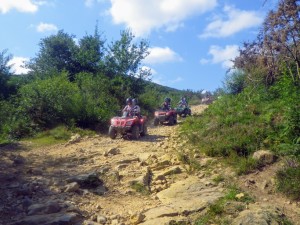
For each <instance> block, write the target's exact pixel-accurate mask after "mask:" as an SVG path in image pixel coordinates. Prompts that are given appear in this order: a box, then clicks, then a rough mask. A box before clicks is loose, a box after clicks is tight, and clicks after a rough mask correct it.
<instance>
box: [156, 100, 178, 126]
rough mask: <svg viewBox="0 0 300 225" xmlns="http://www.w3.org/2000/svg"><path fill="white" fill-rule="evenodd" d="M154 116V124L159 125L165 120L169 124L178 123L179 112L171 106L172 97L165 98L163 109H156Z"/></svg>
mask: <svg viewBox="0 0 300 225" xmlns="http://www.w3.org/2000/svg"><path fill="white" fill-rule="evenodd" d="M154 116H155V118H154V126H157V125H158V124H159V123H160V124H163V123H164V122H168V124H169V125H174V124H175V123H177V113H176V111H175V110H174V109H172V108H171V99H170V98H165V101H164V103H163V104H162V107H161V109H160V110H157V111H155V113H154Z"/></svg>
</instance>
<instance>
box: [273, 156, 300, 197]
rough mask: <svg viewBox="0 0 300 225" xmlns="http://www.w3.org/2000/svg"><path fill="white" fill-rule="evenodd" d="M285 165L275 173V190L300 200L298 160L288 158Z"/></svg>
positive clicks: (299, 162) (299, 168)
mask: <svg viewBox="0 0 300 225" xmlns="http://www.w3.org/2000/svg"><path fill="white" fill-rule="evenodd" d="M286 164H287V165H286V167H285V168H283V169H281V170H279V171H278V172H277V173H276V178H277V190H278V191H280V192H283V193H284V194H285V195H287V196H288V197H290V198H291V199H292V200H297V201H298V200H300V166H299V164H300V161H299V159H298V160H297V159H293V158H289V159H287V162H286Z"/></svg>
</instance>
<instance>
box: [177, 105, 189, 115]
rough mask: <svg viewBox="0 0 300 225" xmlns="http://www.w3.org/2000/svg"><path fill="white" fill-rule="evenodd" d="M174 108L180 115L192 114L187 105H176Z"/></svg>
mask: <svg viewBox="0 0 300 225" xmlns="http://www.w3.org/2000/svg"><path fill="white" fill-rule="evenodd" d="M175 110H176V112H177V114H178V115H179V116H180V117H186V116H190V115H192V111H191V109H190V107H189V106H185V105H184V106H183V105H178V107H177V108H175Z"/></svg>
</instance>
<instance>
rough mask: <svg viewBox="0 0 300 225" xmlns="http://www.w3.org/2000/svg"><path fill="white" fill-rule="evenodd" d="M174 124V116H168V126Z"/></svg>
mask: <svg viewBox="0 0 300 225" xmlns="http://www.w3.org/2000/svg"><path fill="white" fill-rule="evenodd" d="M174 123H175V119H174V116H170V118H169V125H171V126H172V125H174Z"/></svg>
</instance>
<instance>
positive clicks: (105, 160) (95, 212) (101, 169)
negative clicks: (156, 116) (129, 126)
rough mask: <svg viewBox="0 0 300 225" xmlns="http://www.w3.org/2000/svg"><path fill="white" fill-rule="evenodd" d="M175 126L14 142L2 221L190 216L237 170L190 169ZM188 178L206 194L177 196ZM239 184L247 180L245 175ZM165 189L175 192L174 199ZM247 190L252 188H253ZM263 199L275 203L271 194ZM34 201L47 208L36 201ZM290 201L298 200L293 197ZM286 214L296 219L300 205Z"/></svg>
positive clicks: (4, 178)
mask: <svg viewBox="0 0 300 225" xmlns="http://www.w3.org/2000/svg"><path fill="white" fill-rule="evenodd" d="M205 108H206V106H203V105H200V106H196V107H193V109H192V112H193V113H201V111H203V110H204V109H205ZM179 126H180V121H179ZM177 127H178V126H159V127H152V126H150V127H149V130H148V132H149V135H148V136H146V137H143V138H141V139H140V140H137V141H133V140H123V139H121V138H117V139H115V140H111V139H110V138H109V137H107V136H105V135H104V136H99V135H97V136H95V137H90V138H81V139H80V140H78V141H77V142H75V143H70V144H59V145H55V146H50V147H43V148H34V149H31V148H30V144H29V147H28V144H27V147H24V145H16V146H13V147H11V149H7V148H3V149H0V154H1V155H0V156H1V158H0V159H1V166H0V167H1V168H0V169H1V170H0V171H1V172H0V180H1V184H0V190H1V193H0V198H1V203H0V224H26V223H27V222H28V224H31V225H32V224H35V222H36V221H39V220H40V221H42V219H45V220H48V217H47V216H49V215H50V216H51V217H52V218H53V215H55V216H56V217H57V218H58V217H59V218H60V219H61V217H64V218H63V220H64V219H65V220H67V219H69V222H66V223H61V224H94V225H96V224H138V223H141V224H153V225H154V224H163V223H167V222H170V221H172V220H174V221H179V222H180V221H184V222H186V223H193V222H192V221H193V220H194V219H195V213H196V212H199V211H202V210H203V209H205V208H206V207H207V205H208V204H209V203H210V202H211V201H212V200H215V199H216V198H219V197H221V196H222V193H223V192H224V187H223V186H224V185H223V184H222V183H221V184H218V185H215V184H213V181H212V179H213V178H214V177H216V176H218V175H219V174H221V173H222V174H225V175H226V176H229V175H230V174H232V171H230V169H224V168H222V165H220V164H219V163H217V162H215V161H214V162H215V163H214V166H213V169H212V170H210V171H209V173H207V171H206V172H204V171H199V172H197V174H194V175H190V173H189V169H190V168H189V167H188V166H184V165H182V164H181V162H179V160H178V157H177V156H178V152H180V151H182V152H185V151H188V150H189V149H186V148H187V147H186V145H185V143H184V140H180V139H179V138H178V132H177ZM201 160H202V162H201V164H202V165H204V166H205V164H206V163H207V162H211V161H210V160H211V159H207V158H202V159H201ZM205 168H206V170H207V168H208V167H205ZM207 174H209V176H207ZM99 178H100V179H99ZM185 179H191V180H192V182H194V181H195V185H196V184H197V185H196V186H197V187H198V186H201V185H202V184H205V185H204V186H203V187H202V189H201V190H205V191H206V192H205V195H203V193H200V191H199V190H197V191H195V192H193V193H191V194H190V196H191V199H184V198H186V197H183V198H182V199H183V200H182V199H181V196H179V194H182V193H180V191H178V190H179V189H180V188H182V186H180V187H178V186H176V185H177V184H178V185H180V182H181V181H182V180H185ZM242 179H243V180H247V179H248V177H243V178H242ZM253 179H255V177H254V178H253ZM82 180H84V182H82ZM80 182H81V183H80ZM197 182H200V183H199V184H198V183H197ZM78 184H79V185H78ZM173 184H174V185H173ZM240 185H241V186H243V182H240ZM171 186H172V187H173V189H171V188H170V187H171ZM183 186H184V184H183ZM176 188H177V189H176ZM168 190H172V193H173V192H175V193H176V196H175V197H174V199H175V200H174V201H173V202H172V199H171V200H170V198H171V197H170V198H169V196H170V195H172V193H171V194H170V193H169V192H168ZM180 190H181V189H180ZM254 190H257V189H255V188H254ZM247 191H250V192H251V191H253V190H251V189H250V188H248V190H247ZM181 192H182V191H181ZM208 192H209V193H210V194H207V193H208ZM195 193H196V195H195V196H196V197H201V201H202V199H204V198H205V199H206V196H209V197H210V198H207V200H206V201H204V200H203V202H201V201H200V202H201V204H200V203H199V200H198V201H197V204H199V205H197V204H196V205H197V207H198V208H193V207H194V205H195V204H192V205H193V206H191V205H189V204H188V202H192V201H193V199H192V198H193V194H195ZM269 194H271V193H269ZM196 197H195V198H196ZM176 199H177V200H176ZM181 200H182V202H181V203H180V204H181V206H182V205H185V204H187V208H186V209H182V208H181V206H178V205H176V201H177V202H178V201H181ZM260 201H262V202H263V201H265V202H270V203H271V204H272V196H270V197H268V198H261V199H260ZM53 202H54V203H53ZM37 203H41V204H42V205H43V207H44V208H42V207H40V208H39V207H38V206H37V205H36V204H37ZM49 204H50V206H49V207H48V208H45V205H46V206H47V205H49ZM51 204H52V205H51ZM276 204H278V203H276ZM279 204H280V203H279ZM288 204H289V203H288ZM294 204H296V203H294ZM289 205H290V206H291V207H290V208H292V207H293V205H292V203H291V204H289ZM170 208H171V209H172V210H171V211H170ZM293 208H297V205H295V206H294V207H293ZM157 211H159V212H157ZM147 212H148V214H147ZM159 213H160V214H159ZM156 214H157V215H156ZM153 215H156V216H153ZM287 215H291V217H292V219H293V221H297V220H298V221H299V214H298V212H296V211H295V212H294V211H293V212H292V213H287ZM20 221H21V222H20ZM48 222H49V220H48ZM36 224H42V223H41V222H37V223H36ZM44 224H47V223H44ZM48 224H51V223H50V222H49V223H48ZM53 224H55V223H53ZM295 224H297V223H295Z"/></svg>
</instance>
